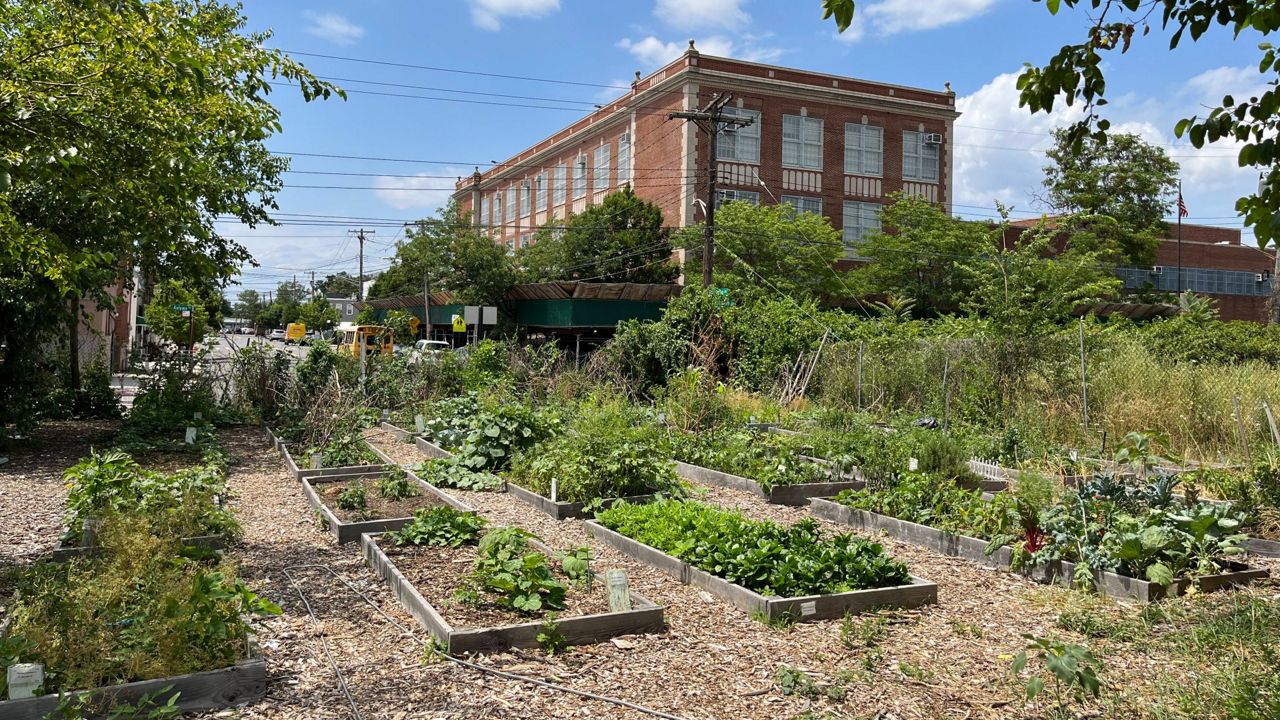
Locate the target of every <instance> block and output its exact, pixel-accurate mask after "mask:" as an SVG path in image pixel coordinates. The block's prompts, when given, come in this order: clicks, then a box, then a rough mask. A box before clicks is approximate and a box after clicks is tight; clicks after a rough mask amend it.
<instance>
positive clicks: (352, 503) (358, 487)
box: [334, 482, 369, 512]
mask: <svg viewBox="0 0 1280 720" xmlns="http://www.w3.org/2000/svg"><path fill="white" fill-rule="evenodd" d="M365 493H366V491H365V486H364V483H362V482H357V483H356V484H354V485H352V486H351V487H349V488H347V489H346V490H343V491H342V492H341V493H339V494H338V497H337V499H336V500H335V501H334V502H335V503H336V504H337V506H338V508H339V509H340V510H348V511H351V512H358V511H360V510H364V509H365V508H367V507H368V506H369V504H368V498H367V497H366V494H365Z"/></svg>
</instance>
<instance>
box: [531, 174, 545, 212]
mask: <svg viewBox="0 0 1280 720" xmlns="http://www.w3.org/2000/svg"><path fill="white" fill-rule="evenodd" d="M533 184H534V186H535V188H534V189H535V191H536V192H537V193H538V200H537V202H538V212H546V211H547V189H548V188H547V172H546V171H545V170H543V171H542V172H540V173H538V176H537V177H535V178H534V179H533Z"/></svg>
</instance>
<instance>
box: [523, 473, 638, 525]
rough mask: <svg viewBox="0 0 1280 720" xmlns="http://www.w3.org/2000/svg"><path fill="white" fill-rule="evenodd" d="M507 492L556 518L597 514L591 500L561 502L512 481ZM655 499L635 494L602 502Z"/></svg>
mask: <svg viewBox="0 0 1280 720" xmlns="http://www.w3.org/2000/svg"><path fill="white" fill-rule="evenodd" d="M507 492H508V493H510V494H511V495H514V496H515V497H516V498H518V499H519V500H521V501H523V502H526V503H529V504H530V505H532V506H534V507H535V508H537V509H538V510H541V511H542V512H544V513H546V514H548V515H550V516H551V517H553V518H555V519H556V520H568V519H570V518H584V517H593V516H594V515H595V512H594V511H593V510H587V506H588V505H591V504H592V503H591V502H577V503H568V502H560V501H556V500H552V499H551V498H549V497H546V496H544V495H539V494H538V493H536V492H534V491H532V490H529V489H526V488H522V487H520V486H519V485H516V484H514V483H510V482H508V483H507ZM653 499H654V496H653V495H635V496H632V497H625V498H605V499H604V500H603V501H602V503H601V504H602V506H603V507H608V506H609V505H612V504H613V503H615V502H619V501H626V502H629V503H631V504H633V505H636V504H640V503H647V502H652V501H653Z"/></svg>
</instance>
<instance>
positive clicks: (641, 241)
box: [519, 186, 679, 283]
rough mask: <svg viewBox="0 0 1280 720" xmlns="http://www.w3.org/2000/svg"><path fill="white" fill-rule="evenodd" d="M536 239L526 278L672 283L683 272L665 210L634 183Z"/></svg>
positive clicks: (523, 263) (527, 251)
mask: <svg viewBox="0 0 1280 720" xmlns="http://www.w3.org/2000/svg"><path fill="white" fill-rule="evenodd" d="M555 223H558V221H556V220H552V221H551V223H550V224H549V225H552V224H555ZM534 239H535V242H534V243H533V245H531V246H530V247H528V248H521V251H520V254H519V264H520V267H521V276H522V278H523V279H524V280H526V281H528V282H547V281H551V280H580V281H584V282H631V283H669V282H672V281H674V280H675V278H676V276H677V275H678V274H679V269H678V268H676V267H675V265H674V264H673V263H672V262H671V254H672V244H671V234H670V231H669V230H668V229H667V228H666V227H664V225H663V219H662V211H661V210H659V209H658V206H657V205H654V204H653V203H651V202H648V201H646V200H643V199H641V198H640V197H638V196H637V195H636V194H635V192H633V191H632V190H631V187H630V186H627V187H624V188H623V189H621V190H619V191H617V192H614V193H610V194H609V195H608V196H606V197H605V199H604V201H603V202H601V203H600V204H599V205H591V206H589V207H587V209H586V210H583V211H582V212H581V213H578V214H577V215H574V216H573V217H572V218H570V220H569V221H568V222H567V223H565V224H564V225H563V229H561V227H560V226H555V227H545V228H543V229H541V230H539V231H538V232H537V234H536V235H535V236H534Z"/></svg>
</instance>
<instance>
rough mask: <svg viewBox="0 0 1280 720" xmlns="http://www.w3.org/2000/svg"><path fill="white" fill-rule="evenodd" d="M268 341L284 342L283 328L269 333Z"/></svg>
mask: <svg viewBox="0 0 1280 720" xmlns="http://www.w3.org/2000/svg"><path fill="white" fill-rule="evenodd" d="M267 339H268V340H280V341H283V340H284V330H282V329H281V328H276V329H275V330H272V331H271V332H269V333H267Z"/></svg>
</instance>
